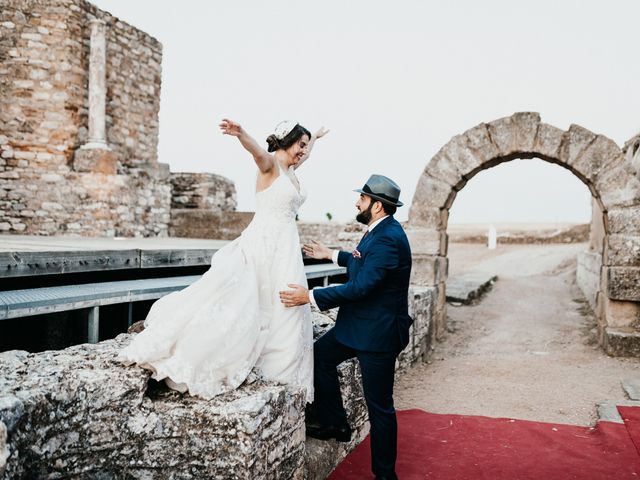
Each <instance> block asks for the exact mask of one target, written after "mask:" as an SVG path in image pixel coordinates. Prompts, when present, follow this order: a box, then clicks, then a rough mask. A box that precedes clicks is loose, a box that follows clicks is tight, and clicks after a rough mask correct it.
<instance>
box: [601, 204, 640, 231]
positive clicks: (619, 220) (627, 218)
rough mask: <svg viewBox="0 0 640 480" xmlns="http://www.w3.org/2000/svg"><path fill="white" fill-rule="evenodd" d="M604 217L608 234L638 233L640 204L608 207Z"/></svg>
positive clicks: (639, 228) (639, 227) (639, 229)
mask: <svg viewBox="0 0 640 480" xmlns="http://www.w3.org/2000/svg"><path fill="white" fill-rule="evenodd" d="M606 219H607V227H608V228H607V230H608V232H609V233H610V234H615V233H620V234H625V235H627V234H630V235H640V206H634V207H618V208H613V209H610V210H608V211H607V213H606Z"/></svg>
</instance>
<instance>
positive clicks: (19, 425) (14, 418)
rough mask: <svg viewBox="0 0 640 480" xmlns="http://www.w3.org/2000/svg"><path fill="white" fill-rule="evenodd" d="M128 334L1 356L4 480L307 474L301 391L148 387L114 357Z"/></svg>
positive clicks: (132, 369) (257, 386)
mask: <svg viewBox="0 0 640 480" xmlns="http://www.w3.org/2000/svg"><path fill="white" fill-rule="evenodd" d="M129 338H130V336H128V335H121V336H120V337H118V338H117V339H116V340H112V341H108V342H103V343H101V344H97V345H91V346H89V345H81V346H77V347H72V348H69V349H66V350H62V351H55V352H43V353H40V354H30V355H27V354H25V353H24V352H6V353H4V354H2V358H1V360H0V371H2V378H3V379H4V382H3V389H2V390H3V396H2V402H1V403H0V420H2V422H4V423H5V424H6V425H7V427H8V432H9V444H8V446H9V451H10V456H9V459H8V462H7V468H6V472H5V477H4V478H27V477H29V478H34V477H47V476H52V475H53V476H59V475H79V476H85V477H86V476H97V475H101V476H105V475H110V476H113V478H124V477H127V478H148V476H149V475H150V474H152V473H153V474H154V478H169V477H170V476H171V478H193V476H200V477H208V478H213V477H215V476H224V478H247V477H249V476H252V478H275V477H277V476H281V477H282V478H302V475H303V468H304V467H303V455H304V448H303V442H304V415H303V406H304V393H303V392H302V390H301V389H299V388H293V387H285V386H278V385H270V384H264V383H261V382H256V383H254V384H251V385H246V386H243V387H242V388H240V389H238V390H237V391H235V392H231V393H230V394H227V395H224V396H221V397H218V398H216V399H214V400H211V401H206V400H203V399H199V398H197V397H190V396H182V395H180V394H177V393H176V392H171V391H166V390H165V389H162V388H160V389H156V390H155V391H147V390H146V384H147V378H148V375H147V373H145V372H144V371H143V370H142V369H140V368H137V367H128V368H125V367H123V366H122V365H120V364H118V363H117V362H116V361H115V360H114V357H115V354H116V352H117V350H118V349H119V348H121V347H122V346H124V345H125V344H126V343H128V341H129ZM145 391H146V393H145ZM90 452H95V455H93V454H91V453H90ZM249 459H251V460H250V461H247V460H249Z"/></svg>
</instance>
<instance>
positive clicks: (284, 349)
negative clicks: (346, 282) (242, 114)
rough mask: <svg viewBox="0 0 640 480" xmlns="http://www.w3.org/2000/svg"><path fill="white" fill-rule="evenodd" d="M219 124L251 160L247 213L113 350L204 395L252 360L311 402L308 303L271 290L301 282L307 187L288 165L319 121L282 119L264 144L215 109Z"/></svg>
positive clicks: (245, 370) (229, 382)
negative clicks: (287, 301)
mask: <svg viewBox="0 0 640 480" xmlns="http://www.w3.org/2000/svg"><path fill="white" fill-rule="evenodd" d="M220 129H221V130H222V133H224V134H226V135H231V136H234V137H237V138H238V140H239V141H240V143H241V144H242V146H243V147H244V148H245V149H246V150H247V151H248V152H249V153H250V154H251V155H252V156H253V159H254V161H255V163H256V165H257V167H258V178H257V182H256V212H255V216H254V217H253V220H252V221H251V223H250V224H249V226H248V227H247V228H246V229H245V230H244V231H243V232H242V234H241V235H240V237H238V238H237V239H235V240H234V241H232V242H231V243H229V244H227V245H225V246H224V247H223V248H221V249H220V250H218V251H217V252H216V253H215V254H214V255H213V257H212V258H211V268H210V269H209V270H208V271H207V272H206V273H205V274H204V275H203V276H202V277H201V278H200V279H198V280H197V281H196V282H195V283H193V284H191V285H190V286H188V287H187V288H185V289H184V290H181V291H179V292H174V293H171V294H169V295H166V296H164V297H162V298H160V299H159V300H158V301H157V302H155V303H154V304H153V306H152V307H151V310H150V311H149V314H148V316H147V318H146V320H145V322H144V325H145V329H144V330H143V331H142V332H141V333H139V334H138V335H137V336H135V337H134V339H133V340H132V342H131V343H130V344H129V345H128V346H127V347H126V348H124V349H123V350H122V351H121V352H120V355H119V357H118V358H119V359H120V360H121V361H123V362H125V363H126V364H128V365H130V364H134V363H135V364H138V365H139V366H140V367H143V368H145V369H148V370H151V372H153V373H152V377H153V378H155V379H157V380H162V379H164V380H165V382H166V383H167V385H169V387H171V388H173V389H175V390H178V391H180V392H187V391H188V392H189V393H190V394H192V395H198V396H201V397H204V398H212V397H214V396H216V395H219V394H221V393H224V392H227V391H229V390H233V389H235V388H237V387H238V386H239V385H240V384H241V383H242V382H244V381H245V379H246V378H247V376H248V375H249V373H250V372H251V371H252V370H253V369H257V371H258V373H259V375H261V376H262V377H263V378H264V379H266V380H273V381H277V382H281V383H288V384H292V385H300V386H303V387H306V392H307V393H306V395H307V397H306V398H307V402H311V401H312V400H313V336H312V326H311V315H310V310H309V306H308V305H303V306H299V307H294V308H286V307H285V306H283V305H282V304H281V303H280V299H279V293H278V292H279V291H280V290H283V289H286V288H287V284H289V283H301V284H303V285H306V277H305V274H304V268H303V263H302V254H301V250H300V240H299V238H298V230H297V227H296V223H295V217H296V213H297V211H298V208H299V207H300V205H302V203H303V202H304V200H305V198H306V193H305V191H304V190H303V188H302V187H301V185H300V183H299V182H298V179H297V178H296V176H295V173H294V170H295V169H296V168H298V167H299V166H300V165H301V164H302V163H303V162H304V161H305V160H306V159H307V158H308V156H309V153H310V151H311V148H312V147H313V143H314V142H315V140H317V139H318V138H320V137H322V136H324V135H325V134H326V133H327V132H328V130H325V129H324V128H321V129H320V130H318V131H317V132H316V133H315V134H314V135H311V134H310V132H309V131H308V130H307V129H306V128H304V127H302V126H301V125H299V124H297V123H295V122H289V121H285V122H281V123H279V124H278V125H277V126H276V129H275V132H274V133H273V134H272V135H270V136H269V137H268V138H267V144H268V152H267V151H265V150H264V149H263V148H261V147H260V146H259V145H258V143H257V142H256V141H255V140H254V139H253V138H252V137H251V136H250V135H249V134H247V132H245V130H244V129H243V128H242V127H241V126H240V125H239V124H238V123H236V122H233V121H231V120H227V119H224V120H222V122H221V123H220ZM271 152H273V153H271Z"/></svg>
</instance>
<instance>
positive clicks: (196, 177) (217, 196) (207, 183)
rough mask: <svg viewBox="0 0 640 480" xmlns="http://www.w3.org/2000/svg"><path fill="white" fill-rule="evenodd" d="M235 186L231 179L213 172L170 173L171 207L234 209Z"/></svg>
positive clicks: (235, 202)
mask: <svg viewBox="0 0 640 480" xmlns="http://www.w3.org/2000/svg"><path fill="white" fill-rule="evenodd" d="M237 204H238V202H237V200H236V187H235V185H234V184H233V182H232V181H231V180H229V179H228V178H226V177H223V176H222V175H215V174H213V173H186V172H172V173H171V208H172V209H183V208H198V209H201V210H215V211H217V212H232V211H235V209H236V206H237Z"/></svg>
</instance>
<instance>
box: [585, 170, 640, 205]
mask: <svg viewBox="0 0 640 480" xmlns="http://www.w3.org/2000/svg"><path fill="white" fill-rule="evenodd" d="M594 186H595V189H596V191H597V192H598V194H599V195H600V198H601V199H602V204H603V206H604V208H605V209H606V210H607V211H609V210H612V209H614V208H617V207H635V206H638V205H640V180H638V178H637V177H636V176H635V172H634V171H633V169H632V167H631V165H629V164H627V163H626V162H622V163H617V164H615V165H613V167H612V168H609V169H607V170H605V171H603V172H602V173H601V174H600V175H598V176H597V178H596V180H595V182H594Z"/></svg>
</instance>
